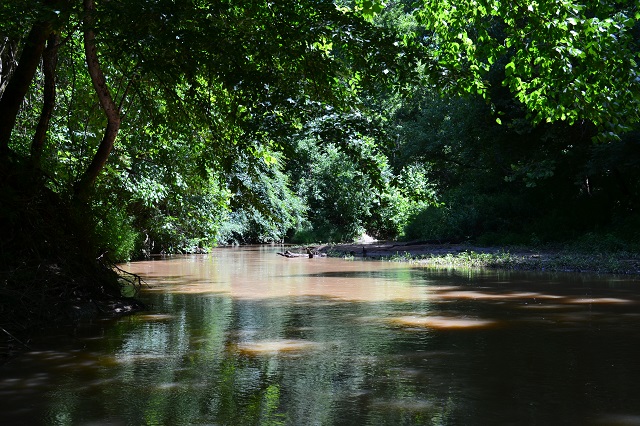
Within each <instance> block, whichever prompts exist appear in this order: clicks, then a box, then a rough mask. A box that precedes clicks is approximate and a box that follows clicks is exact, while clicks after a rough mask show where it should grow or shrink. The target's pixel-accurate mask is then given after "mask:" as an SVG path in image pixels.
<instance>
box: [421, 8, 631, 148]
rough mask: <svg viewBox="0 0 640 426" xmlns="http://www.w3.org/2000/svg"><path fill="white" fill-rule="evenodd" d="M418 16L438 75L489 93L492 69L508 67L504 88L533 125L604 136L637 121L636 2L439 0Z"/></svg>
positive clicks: (465, 87)
mask: <svg viewBox="0 0 640 426" xmlns="http://www.w3.org/2000/svg"><path fill="white" fill-rule="evenodd" d="M480 4H482V5H481V6H480ZM418 15H419V17H420V18H421V22H422V23H423V24H424V25H425V26H426V27H427V29H428V30H430V31H431V37H430V38H429V39H428V40H427V41H428V45H427V52H433V53H428V54H435V55H436V57H437V58H438V64H439V66H440V70H437V73H438V74H435V77H436V79H437V80H447V83H446V84H447V85H449V86H450V87H452V88H454V89H455V90H456V91H458V92H474V91H476V90H480V91H485V90H486V88H487V87H488V86H487V85H486V84H485V80H486V79H487V76H488V73H489V71H490V70H491V71H495V72H497V71H499V70H498V69H496V68H497V67H500V64H504V65H503V68H502V72H503V73H504V79H503V85H505V86H506V87H508V88H509V90H510V91H511V92H512V93H513V94H514V95H515V96H516V97H517V99H519V100H520V101H521V102H522V103H523V104H524V105H526V107H527V109H528V110H529V113H530V118H531V119H532V120H533V121H534V122H556V121H568V122H569V123H575V122H578V121H581V120H585V121H588V122H591V123H593V124H594V125H596V126H597V127H598V128H599V129H600V136H599V139H601V140H609V139H611V138H614V139H615V138H618V137H619V136H620V135H621V134H622V133H624V132H625V131H628V130H629V129H630V128H631V127H633V126H635V125H637V124H638V122H640V114H639V111H640V108H639V107H640V77H639V76H638V73H637V58H638V53H639V52H638V42H639V40H638V37H639V36H638V31H637V27H638V23H637V21H638V5H637V4H629V3H624V2H622V3H621V2H618V1H614V0H610V1H607V2H601V1H595V0H592V1H588V2H586V3H585V4H576V3H574V2H573V1H571V0H544V1H539V2H535V3H527V2H521V1H518V2H515V3H512V2H500V1H498V0H487V1H483V2H480V1H476V0H466V1H456V2H452V1H449V0H436V1H428V2H424V3H423V7H422V8H421V10H420V11H419V12H418ZM461 41H462V43H461ZM463 46H464V47H463ZM501 57H502V58H504V59H502V60H501V59H500V58H501Z"/></svg>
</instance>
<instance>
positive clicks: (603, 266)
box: [319, 242, 640, 275]
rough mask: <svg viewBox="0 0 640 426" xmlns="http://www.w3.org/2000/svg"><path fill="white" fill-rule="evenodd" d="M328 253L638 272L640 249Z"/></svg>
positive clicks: (347, 247) (326, 249) (345, 248)
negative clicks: (628, 250)
mask: <svg viewBox="0 0 640 426" xmlns="http://www.w3.org/2000/svg"><path fill="white" fill-rule="evenodd" d="M319 250H320V251H321V252H323V253H326V254H327V256H331V257H344V258H363V259H370V260H385V261H397V262H409V263H414V264H418V265H423V266H433V267H458V268H460V267H465V268H492V269H506V270H526V271H554V272H586V273H600V274H624V275H640V253H630V252H623V251H616V252H580V251H575V250H569V249H554V248H546V249H538V248H522V247H480V246H474V245H469V244H429V243H423V242H372V243H366V244H362V243H361V244H355V243H354V244H336V245H326V246H322V247H320V248H319Z"/></svg>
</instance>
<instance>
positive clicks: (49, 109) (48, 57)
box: [31, 33, 60, 167]
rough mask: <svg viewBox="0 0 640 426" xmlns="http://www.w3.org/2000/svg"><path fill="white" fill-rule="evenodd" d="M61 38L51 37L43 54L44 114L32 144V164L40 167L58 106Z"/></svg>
mask: <svg viewBox="0 0 640 426" xmlns="http://www.w3.org/2000/svg"><path fill="white" fill-rule="evenodd" d="M59 43H60V37H59V36H58V35H57V34H56V33H52V34H51V35H50V36H49V41H48V42H47V47H46V48H45V49H44V52H43V53H42V70H43V72H44V97H43V102H42V112H41V113H40V119H39V120H38V125H37V127H36V132H35V135H34V136H33V142H32V143H31V163H32V164H33V165H34V166H35V167H40V159H41V158H42V150H43V147H44V141H45V138H46V136H47V130H48V128H49V122H50V121H51V115H52V114H53V109H54V107H55V104H56V65H57V63H58V45H59Z"/></svg>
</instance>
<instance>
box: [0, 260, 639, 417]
mask: <svg viewBox="0 0 640 426" xmlns="http://www.w3.org/2000/svg"><path fill="white" fill-rule="evenodd" d="M275 251H276V249H273V250H271V249H264V248H253V249H221V250H218V251H216V252H214V253H213V254H212V255H209V256H187V257H178V258H172V259H168V260H161V261H149V262H138V263H134V264H131V265H128V266H127V267H128V269H130V270H132V271H133V272H137V273H140V274H142V275H144V276H145V278H146V280H147V282H148V283H149V285H150V288H149V289H147V290H145V294H144V297H145V299H146V301H147V302H148V303H149V304H150V305H151V306H153V310H152V312H148V313H144V314H141V315H137V316H133V317H128V318H122V319H120V320H118V321H113V322H98V323H96V324H94V325H93V326H91V327H86V328H81V329H74V330H68V331H67V332H65V333H61V335H56V336H50V337H49V338H48V339H43V340H41V341H39V342H35V344H34V348H35V349H34V351H32V352H30V353H28V354H26V355H25V356H24V357H21V358H18V359H15V360H13V361H12V362H11V363H10V364H7V365H5V366H3V367H2V369H0V410H1V411H0V412H1V413H2V424H34V425H37V424H42V425H78V424H80V425H83V424H84V425H89V424H123V425H186V424H191V425H205V424H266V425H270V424H273V425H276V424H287V425H300V424H314V425H315V424H317V425H334V424H335V425H341V424H345V425H347V424H349V425H350V424H369V425H387V424H388V425H398V424H416V425H418V424H419V425H425V424H434V425H441V424H453V425H458V424H465V425H475V424H477V425H485V424H545V425H546V424H636V423H637V420H638V419H639V418H640V392H638V391H637V390H636V388H637V383H638V381H639V380H640V363H638V362H637V359H638V356H639V355H640V345H639V344H638V341H639V340H638V338H639V337H640V310H639V309H638V302H639V301H640V298H639V296H638V294H639V292H638V286H637V283H636V282H634V281H633V280H623V279H620V278H613V277H604V278H603V277H594V276H581V275H562V274H555V275H549V274H523V273H510V274H509V273H502V272H501V273H495V272H487V271H473V270H467V271H457V270H429V269H422V268H412V267H408V266H407V265H402V264H394V263H378V262H359V261H355V262H354V261H343V260H338V259H285V258H282V257H280V256H276V255H275ZM38 347H41V348H47V349H41V350H38V349H37V348H38ZM634 422H636V423H634Z"/></svg>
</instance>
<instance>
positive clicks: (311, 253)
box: [278, 248, 326, 259]
mask: <svg viewBox="0 0 640 426" xmlns="http://www.w3.org/2000/svg"><path fill="white" fill-rule="evenodd" d="M278 254H279V255H280V256H284V257H308V258H309V259H313V258H314V257H325V256H326V254H324V253H320V252H319V251H318V250H312V249H311V248H307V253H306V254H304V253H292V252H290V251H289V250H287V251H285V252H284V253H281V252H278Z"/></svg>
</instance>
